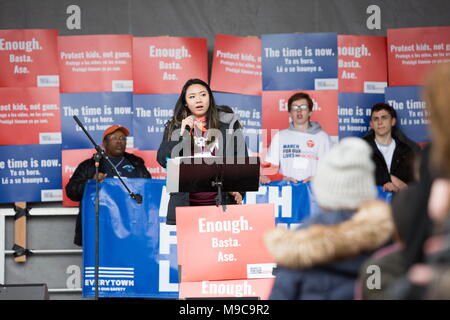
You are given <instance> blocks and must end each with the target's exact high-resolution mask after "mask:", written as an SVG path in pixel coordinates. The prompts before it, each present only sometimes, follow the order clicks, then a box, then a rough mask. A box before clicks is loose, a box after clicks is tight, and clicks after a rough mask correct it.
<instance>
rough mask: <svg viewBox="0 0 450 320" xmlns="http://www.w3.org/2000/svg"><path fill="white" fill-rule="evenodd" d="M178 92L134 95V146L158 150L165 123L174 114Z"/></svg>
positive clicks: (141, 148)
mask: <svg viewBox="0 0 450 320" xmlns="http://www.w3.org/2000/svg"><path fill="white" fill-rule="evenodd" d="M178 96H179V95H178V94H135V95H133V107H134V115H133V130H134V146H135V147H136V148H138V149H140V150H158V148H159V145H160V144H161V140H162V137H163V133H164V125H165V124H166V122H167V121H168V120H169V119H170V118H171V117H172V116H173V110H174V108H175V103H176V102H177V99H178Z"/></svg>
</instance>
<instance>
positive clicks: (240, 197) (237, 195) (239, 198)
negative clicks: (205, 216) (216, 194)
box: [228, 192, 242, 204]
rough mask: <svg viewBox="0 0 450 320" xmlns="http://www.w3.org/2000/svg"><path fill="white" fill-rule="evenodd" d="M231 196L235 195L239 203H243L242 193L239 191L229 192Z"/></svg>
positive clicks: (235, 199)
mask: <svg viewBox="0 0 450 320" xmlns="http://www.w3.org/2000/svg"><path fill="white" fill-rule="evenodd" d="M228 193H229V194H230V195H231V196H233V198H234V201H236V203H237V204H242V195H241V194H240V193H239V192H228Z"/></svg>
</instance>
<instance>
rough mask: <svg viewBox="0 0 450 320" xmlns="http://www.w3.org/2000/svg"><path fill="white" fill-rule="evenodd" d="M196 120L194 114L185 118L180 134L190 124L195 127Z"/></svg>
mask: <svg viewBox="0 0 450 320" xmlns="http://www.w3.org/2000/svg"><path fill="white" fill-rule="evenodd" d="M194 122H195V117H194V116H189V117H187V118H184V119H183V121H181V131H180V136H182V135H183V133H184V130H185V129H186V126H188V127H190V128H191V129H193V128H194Z"/></svg>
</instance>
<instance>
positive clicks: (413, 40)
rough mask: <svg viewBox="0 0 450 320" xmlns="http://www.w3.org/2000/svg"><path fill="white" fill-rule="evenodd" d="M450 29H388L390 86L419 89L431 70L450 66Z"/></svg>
mask: <svg viewBox="0 0 450 320" xmlns="http://www.w3.org/2000/svg"><path fill="white" fill-rule="evenodd" d="M449 39H450V27H429V28H407V29H388V31H387V49H388V64H389V65H388V67H389V68H388V70H389V86H420V85H423V84H424V80H425V76H426V74H427V72H428V71H429V69H430V68H432V67H433V66H435V65H437V64H440V63H448V62H450V40H449Z"/></svg>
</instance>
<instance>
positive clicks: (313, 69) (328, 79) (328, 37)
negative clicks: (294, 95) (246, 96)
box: [261, 33, 338, 90]
mask: <svg viewBox="0 0 450 320" xmlns="http://www.w3.org/2000/svg"><path fill="white" fill-rule="evenodd" d="M261 40H262V78H263V90H337V89H338V70H337V69H338V59H337V56H338V53H337V34H336V33H303V34H296V33H289V34H265V35H262V36H261Z"/></svg>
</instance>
